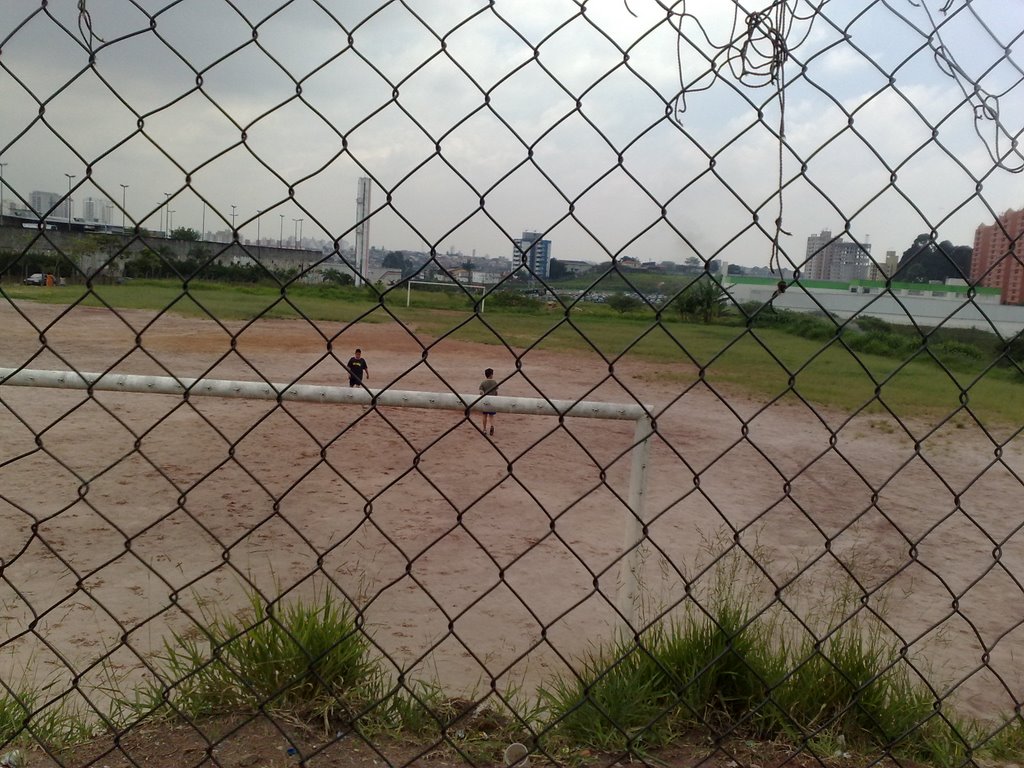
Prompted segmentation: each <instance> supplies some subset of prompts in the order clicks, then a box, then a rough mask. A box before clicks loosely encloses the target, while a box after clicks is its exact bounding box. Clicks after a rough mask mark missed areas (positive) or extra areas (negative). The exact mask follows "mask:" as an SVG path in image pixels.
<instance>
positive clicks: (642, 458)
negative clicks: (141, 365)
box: [0, 368, 653, 632]
mask: <svg viewBox="0 0 1024 768" xmlns="http://www.w3.org/2000/svg"><path fill="white" fill-rule="evenodd" d="M0 386H8V387H41V388H49V389H75V390H84V391H88V392H92V391H102V392H131V393H137V394H159V395H176V396H187V397H190V398H191V397H228V398H232V397H234V398H248V399H254V400H275V401H280V402H304V403H336V404H352V405H382V406H391V407H397V408H403V407H404V408H426V409H435V410H447V411H464V412H466V413H469V412H470V411H482V410H488V411H495V412H498V413H518V414H525V415H535V416H558V417H572V418H583V419H613V420H617V421H632V422H634V423H635V429H634V433H633V447H632V448H631V449H630V455H631V463H630V473H629V499H628V508H627V509H626V515H625V532H624V535H623V551H624V557H623V559H622V560H621V562H620V565H619V582H618V586H617V596H616V602H617V604H618V608H619V611H620V613H621V614H622V618H623V620H624V621H625V623H626V627H625V628H626V630H627V631H631V632H632V631H636V628H635V627H634V626H633V623H634V619H635V617H636V604H637V589H638V583H639V582H638V578H637V572H638V569H639V568H640V567H641V565H642V558H641V549H640V545H641V544H642V542H643V538H644V530H643V529H644V525H645V521H646V518H645V517H644V496H645V494H646V491H647V467H648V463H649V461H650V452H651V437H652V435H653V430H652V423H651V418H650V413H651V411H650V409H649V408H648V407H647V406H644V405H640V404H637V403H632V404H624V403H604V402H597V401H590V400H546V399H543V398H532V397H504V396H498V395H488V396H486V397H484V396H480V395H464V394H457V393H454V392H417V391H402V390H392V389H383V390H381V389H378V390H371V389H367V388H365V387H339V386H326V385H319V384H274V383H267V382H262V381H231V380H226V379H186V378H176V377H172V376H143V375H137V374H125V373H113V372H108V373H88V372H84V371H47V370H34V369H28V368H0Z"/></svg>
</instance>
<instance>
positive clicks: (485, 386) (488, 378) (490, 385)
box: [480, 368, 498, 435]
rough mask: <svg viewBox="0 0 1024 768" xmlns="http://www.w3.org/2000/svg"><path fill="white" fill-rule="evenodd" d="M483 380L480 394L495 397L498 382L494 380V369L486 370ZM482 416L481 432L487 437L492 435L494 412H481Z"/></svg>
mask: <svg viewBox="0 0 1024 768" xmlns="http://www.w3.org/2000/svg"><path fill="white" fill-rule="evenodd" d="M484 377H485V378H484V380H483V381H481V382H480V394H481V395H484V396H485V397H486V396H487V395H496V394H498V382H496V381H495V380H494V369H493V368H488V369H487V370H486V371H484ZM481 413H482V414H483V430H484V432H486V433H487V434H489V435H493V434H494V411H482V412H481Z"/></svg>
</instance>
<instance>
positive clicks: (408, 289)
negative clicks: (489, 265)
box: [405, 280, 487, 312]
mask: <svg viewBox="0 0 1024 768" xmlns="http://www.w3.org/2000/svg"><path fill="white" fill-rule="evenodd" d="M414 285H441V286H444V287H445V288H465V289H466V290H473V291H480V293H481V294H483V295H481V297H480V311H481V312H483V311H484V305H485V304H486V303H487V298H486V294H487V286H486V285H477V284H476V283H442V282H431V281H429V280H406V281H405V306H407V307H408V306H409V305H410V304H411V303H412V287H413V286H414Z"/></svg>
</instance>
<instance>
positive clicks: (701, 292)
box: [675, 275, 729, 324]
mask: <svg viewBox="0 0 1024 768" xmlns="http://www.w3.org/2000/svg"><path fill="white" fill-rule="evenodd" d="M728 300H729V297H728V296H727V295H726V293H725V291H723V290H722V286H721V285H719V284H718V283H717V282H716V281H715V280H714V278H712V277H711V276H710V275H702V276H701V277H699V278H697V279H696V280H694V281H693V282H692V283H690V284H689V285H688V286H687V287H686V288H685V289H684V290H683V292H682V293H681V294H679V296H678V297H677V298H676V301H675V304H676V308H677V309H678V310H679V316H680V317H681V318H683V320H700V321H701V322H702V323H705V324H707V323H710V322H711V321H712V320H714V319H715V318H716V317H718V316H720V315H723V314H725V312H726V302H727V301H728Z"/></svg>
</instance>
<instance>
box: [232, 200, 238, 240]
mask: <svg viewBox="0 0 1024 768" xmlns="http://www.w3.org/2000/svg"><path fill="white" fill-rule="evenodd" d="M237 207H238V206H237V205H232V206H231V234H232V235H234V232H235V208H237Z"/></svg>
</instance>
